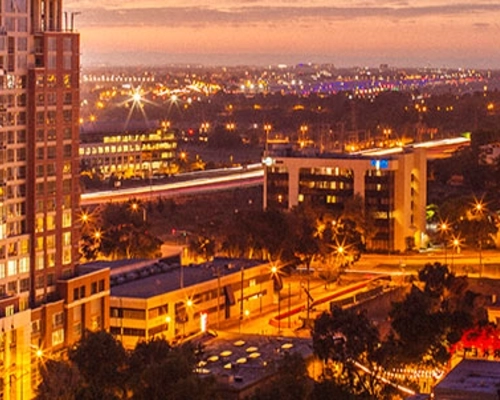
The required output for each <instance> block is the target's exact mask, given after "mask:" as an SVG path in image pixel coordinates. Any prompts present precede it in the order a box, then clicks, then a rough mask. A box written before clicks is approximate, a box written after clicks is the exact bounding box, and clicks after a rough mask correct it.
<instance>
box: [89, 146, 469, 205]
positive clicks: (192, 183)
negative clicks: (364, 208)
mask: <svg viewBox="0 0 500 400" xmlns="http://www.w3.org/2000/svg"><path fill="white" fill-rule="evenodd" d="M468 144H469V140H468V139H465V138H462V137H458V138H451V139H443V140H435V141H430V142H424V143H418V144H414V145H412V147H425V148H427V150H428V155H427V157H428V159H434V158H443V157H449V156H450V154H451V153H450V152H451V151H454V150H456V149H458V148H459V147H460V146H464V145H468ZM402 150H403V148H399V147H398V148H393V149H372V150H366V151H364V152H360V153H359V154H362V155H365V156H369V155H372V156H383V155H386V154H392V153H397V152H401V151H402ZM175 178H176V179H177V180H179V179H182V181H177V182H172V183H166V184H156V183H155V184H153V182H150V185H142V186H138V187H134V188H126V189H120V188H116V189H112V190H107V191H102V192H89V193H83V194H82V195H81V198H80V204H81V205H83V206H89V205H95V204H99V203H104V202H113V201H114V202H123V201H127V200H129V199H130V198H136V199H143V200H147V199H151V198H153V197H156V196H162V197H175V196H181V195H193V194H199V193H207V192H212V191H218V190H228V189H234V188H240V187H249V186H258V185H262V184H263V183H264V169H263V166H262V164H260V163H257V164H251V165H248V166H245V167H234V168H224V169H218V170H208V171H198V172H191V173H186V174H180V175H177V176H175Z"/></svg>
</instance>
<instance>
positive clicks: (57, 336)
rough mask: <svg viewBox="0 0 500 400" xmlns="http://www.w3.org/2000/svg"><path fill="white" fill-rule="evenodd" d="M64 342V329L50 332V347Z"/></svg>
mask: <svg viewBox="0 0 500 400" xmlns="http://www.w3.org/2000/svg"><path fill="white" fill-rule="evenodd" d="M63 342H64V329H63V328H61V329H57V330H55V331H54V332H52V346H57V345H58V344H61V343H63Z"/></svg>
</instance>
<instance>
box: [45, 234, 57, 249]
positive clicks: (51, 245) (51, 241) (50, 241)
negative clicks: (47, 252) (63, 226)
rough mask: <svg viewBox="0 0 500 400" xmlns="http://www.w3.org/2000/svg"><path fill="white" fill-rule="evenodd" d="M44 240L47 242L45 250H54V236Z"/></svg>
mask: <svg viewBox="0 0 500 400" xmlns="http://www.w3.org/2000/svg"><path fill="white" fill-rule="evenodd" d="M46 240H47V248H48V249H54V248H55V247H56V237H55V235H48V236H47V239H46Z"/></svg>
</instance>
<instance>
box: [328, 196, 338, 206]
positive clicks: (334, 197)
mask: <svg viewBox="0 0 500 400" xmlns="http://www.w3.org/2000/svg"><path fill="white" fill-rule="evenodd" d="M326 202H327V203H328V204H332V203H337V196H326Z"/></svg>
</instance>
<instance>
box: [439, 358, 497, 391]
mask: <svg viewBox="0 0 500 400" xmlns="http://www.w3.org/2000/svg"><path fill="white" fill-rule="evenodd" d="M499 384H500V363H499V362H497V361H489V360H473V359H465V360H462V361H461V362H460V364H458V365H457V366H456V367H455V368H453V369H452V370H451V371H450V372H449V373H448V374H447V375H446V376H445V378H444V379H443V380H442V381H441V382H439V383H438V384H437V385H436V387H435V388H434V400H498V398H499V395H500V386H499Z"/></svg>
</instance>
